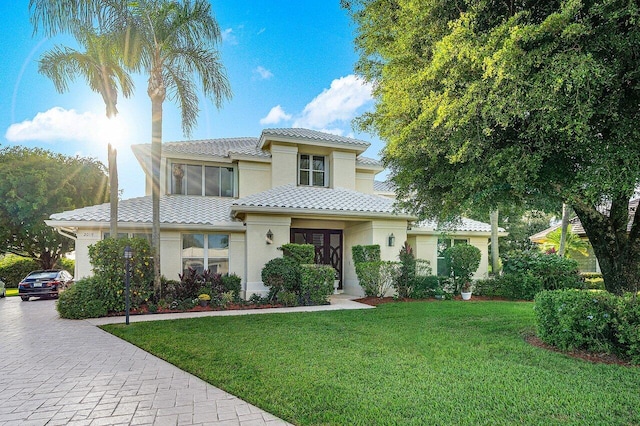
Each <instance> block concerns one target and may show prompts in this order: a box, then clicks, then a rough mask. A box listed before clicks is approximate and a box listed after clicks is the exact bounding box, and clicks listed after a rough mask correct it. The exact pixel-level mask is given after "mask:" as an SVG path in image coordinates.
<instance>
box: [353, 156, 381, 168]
mask: <svg viewBox="0 0 640 426" xmlns="http://www.w3.org/2000/svg"><path fill="white" fill-rule="evenodd" d="M356 165H358V166H379V167H382V163H381V162H380V160H376V159H375V158H370V157H363V156H362V155H358V156H357V157H356Z"/></svg>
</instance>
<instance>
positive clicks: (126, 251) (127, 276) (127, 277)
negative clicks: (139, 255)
mask: <svg viewBox="0 0 640 426" xmlns="http://www.w3.org/2000/svg"><path fill="white" fill-rule="evenodd" d="M132 257H133V251H132V250H131V246H129V245H127V246H126V247H125V248H124V260H125V262H124V267H125V272H124V284H125V304H126V305H125V306H126V307H125V315H126V317H125V318H126V319H125V324H127V325H129V309H130V305H131V302H130V298H129V281H130V276H131V258H132Z"/></svg>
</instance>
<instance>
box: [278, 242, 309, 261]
mask: <svg viewBox="0 0 640 426" xmlns="http://www.w3.org/2000/svg"><path fill="white" fill-rule="evenodd" d="M280 250H282V253H283V254H284V256H285V257H290V258H292V259H293V260H295V261H296V262H298V265H309V264H313V263H314V262H315V257H316V248H315V246H314V245H313V244H293V243H291V244H283V245H282V247H280Z"/></svg>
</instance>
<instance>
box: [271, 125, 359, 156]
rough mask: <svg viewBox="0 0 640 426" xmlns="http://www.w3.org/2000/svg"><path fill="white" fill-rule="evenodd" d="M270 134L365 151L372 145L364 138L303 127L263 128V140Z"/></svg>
mask: <svg viewBox="0 0 640 426" xmlns="http://www.w3.org/2000/svg"><path fill="white" fill-rule="evenodd" d="M268 136H272V137H283V138H292V139H303V140H309V141H320V142H328V143H332V144H339V145H344V146H350V147H358V148H360V149H362V150H363V151H364V150H365V149H367V148H368V147H369V145H371V144H370V143H369V142H365V141H363V140H359V139H354V138H347V137H345V136H339V135H334V134H332V133H326V132H319V131H317V130H310V129H301V128H295V127H292V128H281V129H264V130H262V135H261V137H260V139H261V140H263V139H265V140H266V139H268Z"/></svg>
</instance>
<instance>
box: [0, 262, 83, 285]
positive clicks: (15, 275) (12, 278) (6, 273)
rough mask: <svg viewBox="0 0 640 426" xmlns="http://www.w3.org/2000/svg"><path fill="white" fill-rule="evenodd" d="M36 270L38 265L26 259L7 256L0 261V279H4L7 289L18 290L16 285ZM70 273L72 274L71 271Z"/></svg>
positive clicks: (38, 267)
mask: <svg viewBox="0 0 640 426" xmlns="http://www.w3.org/2000/svg"><path fill="white" fill-rule="evenodd" d="M37 269H40V264H39V263H38V262H36V261H35V260H33V259H29V258H26V257H20V256H15V255H12V254H9V255H6V256H4V257H3V258H2V259H0V278H3V279H4V283H5V284H6V286H7V288H18V283H19V282H20V281H21V280H22V279H23V278H24V277H26V276H27V274H28V273H29V272H31V271H35V270H37ZM71 272H72V274H73V269H72V270H71Z"/></svg>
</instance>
